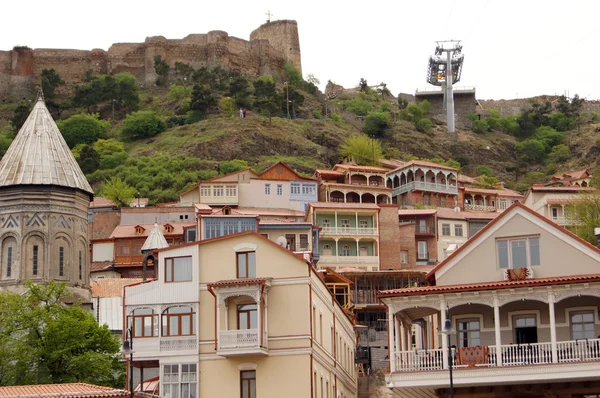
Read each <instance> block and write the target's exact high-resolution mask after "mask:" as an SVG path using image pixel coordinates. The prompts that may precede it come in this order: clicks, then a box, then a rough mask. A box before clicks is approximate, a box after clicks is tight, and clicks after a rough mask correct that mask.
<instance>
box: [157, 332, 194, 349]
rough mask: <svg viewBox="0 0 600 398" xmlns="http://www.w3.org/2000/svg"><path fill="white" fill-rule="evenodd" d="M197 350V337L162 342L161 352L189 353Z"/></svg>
mask: <svg viewBox="0 0 600 398" xmlns="http://www.w3.org/2000/svg"><path fill="white" fill-rule="evenodd" d="M196 348H197V345H196V337H195V336H192V337H187V338H179V339H172V338H165V339H162V340H161V341H160V350H161V351H187V350H195V349H196Z"/></svg>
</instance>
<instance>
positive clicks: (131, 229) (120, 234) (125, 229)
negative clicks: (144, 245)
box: [110, 222, 196, 238]
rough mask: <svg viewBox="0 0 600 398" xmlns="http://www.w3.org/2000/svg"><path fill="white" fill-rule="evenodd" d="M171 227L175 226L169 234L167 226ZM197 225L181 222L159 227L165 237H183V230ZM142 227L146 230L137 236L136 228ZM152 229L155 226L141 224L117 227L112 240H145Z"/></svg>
mask: <svg viewBox="0 0 600 398" xmlns="http://www.w3.org/2000/svg"><path fill="white" fill-rule="evenodd" d="M167 224H169V225H171V226H173V232H171V233H168V232H167V231H166V230H165V225H167ZM195 225H196V224H194V223H189V222H187V223H181V222H171V223H166V224H162V225H159V227H160V229H161V232H162V233H163V234H164V235H165V236H171V235H183V228H184V227H194V226H195ZM137 226H139V227H142V228H144V231H143V232H142V233H141V234H137V233H136V232H135V227H137ZM152 228H154V224H139V225H117V227H116V228H115V229H114V230H113V232H112V234H110V237H111V238H135V237H139V238H145V237H148V235H150V231H152Z"/></svg>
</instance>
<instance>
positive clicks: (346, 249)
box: [342, 245, 352, 256]
mask: <svg viewBox="0 0 600 398" xmlns="http://www.w3.org/2000/svg"><path fill="white" fill-rule="evenodd" d="M351 255H352V252H351V251H350V246H349V245H344V246H343V247H342V256H351Z"/></svg>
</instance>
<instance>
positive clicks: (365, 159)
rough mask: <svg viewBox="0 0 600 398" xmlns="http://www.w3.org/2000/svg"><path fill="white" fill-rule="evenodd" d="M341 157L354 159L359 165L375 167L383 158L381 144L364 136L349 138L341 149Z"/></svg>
mask: <svg viewBox="0 0 600 398" xmlns="http://www.w3.org/2000/svg"><path fill="white" fill-rule="evenodd" d="M339 151H340V155H342V156H344V157H346V158H349V159H353V160H354V161H355V162H356V163H358V164H359V165H373V164H374V163H375V162H376V161H377V160H379V159H381V158H382V157H383V154H382V150H381V143H380V142H379V141H377V140H375V139H373V138H369V137H368V136H366V135H364V134H360V135H352V136H350V137H348V138H347V139H346V140H345V141H344V142H342V144H341V145H340V148H339Z"/></svg>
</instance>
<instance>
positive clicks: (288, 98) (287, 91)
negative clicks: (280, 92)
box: [283, 80, 290, 119]
mask: <svg viewBox="0 0 600 398" xmlns="http://www.w3.org/2000/svg"><path fill="white" fill-rule="evenodd" d="M283 84H285V107H286V109H287V118H288V119H289V118H290V88H289V85H290V83H289V82H288V81H287V80H286V81H284V82H283Z"/></svg>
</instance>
